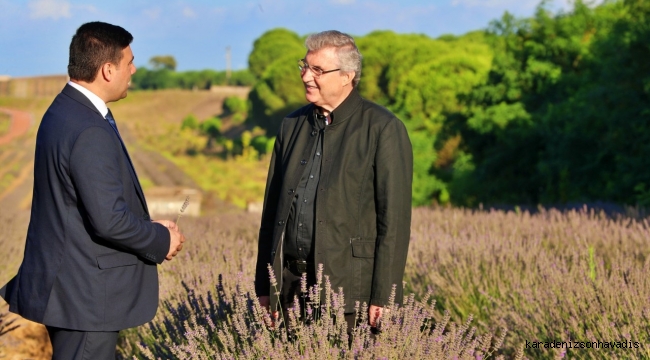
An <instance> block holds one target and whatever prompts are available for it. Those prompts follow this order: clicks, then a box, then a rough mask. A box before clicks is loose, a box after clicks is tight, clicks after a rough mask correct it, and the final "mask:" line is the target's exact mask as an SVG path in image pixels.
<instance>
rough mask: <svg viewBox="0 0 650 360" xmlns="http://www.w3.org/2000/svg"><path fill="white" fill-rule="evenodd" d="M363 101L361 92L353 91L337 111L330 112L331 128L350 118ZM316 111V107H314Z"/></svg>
mask: <svg viewBox="0 0 650 360" xmlns="http://www.w3.org/2000/svg"><path fill="white" fill-rule="evenodd" d="M362 101H363V98H362V97H361V95H359V92H358V91H357V89H356V88H355V89H352V92H351V93H350V95H348V97H346V98H345V100H343V102H342V103H341V105H339V106H337V107H336V109H334V110H332V112H330V119H331V120H332V123H331V124H329V126H332V125H337V124H339V123H341V122H343V121H345V120H347V119H349V118H350V116H351V115H352V113H354V111H355V109H356V108H357V107H359V105H360V104H361V102H362ZM313 109H314V111H316V106H314V107H313Z"/></svg>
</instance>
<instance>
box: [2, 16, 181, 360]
mask: <svg viewBox="0 0 650 360" xmlns="http://www.w3.org/2000/svg"><path fill="white" fill-rule="evenodd" d="M132 40H133V37H132V36H131V34H130V33H129V32H128V31H126V30H124V29H123V28H121V27H119V26H115V25H111V24H106V23H101V22H92V23H87V24H84V25H82V26H81V27H80V28H79V29H78V30H77V33H76V34H75V35H74V36H73V38H72V42H71V44H70V60H69V64H68V74H69V76H70V82H69V83H68V85H66V86H65V88H64V89H63V91H62V92H61V93H60V94H59V95H58V96H57V97H56V98H55V99H54V102H53V103H52V105H50V108H49V109H48V110H47V112H46V113H45V115H44V116H43V120H42V122H41V124H40V126H39V129H38V134H37V137H36V152H35V160H34V161H35V163H34V193H33V200H32V210H31V219H30V223H29V228H28V231H27V240H26V244H25V254H24V259H23V262H22V265H21V266H20V269H19V271H18V275H16V277H14V278H13V279H12V280H11V281H10V282H9V283H8V284H7V285H5V286H4V287H3V288H2V289H0V296H2V297H3V298H4V299H5V300H6V301H7V302H8V303H9V305H10V308H9V309H10V311H12V312H15V313H17V314H19V315H21V316H23V317H24V318H26V319H29V320H32V321H35V322H38V323H42V324H45V326H46V327H47V330H48V333H49V335H50V340H51V342H52V347H53V352H54V354H53V359H66V360H68V359H93V360H94V359H115V348H116V343H117V338H118V332H119V331H120V330H122V329H126V328H129V327H134V326H138V325H141V324H143V323H145V322H147V321H150V320H151V319H152V318H153V317H154V315H155V313H156V309H157V307H158V274H157V268H156V266H157V264H159V263H162V262H163V261H164V260H165V259H166V260H171V259H172V258H173V257H174V256H175V255H176V254H177V253H178V251H180V250H181V248H182V246H183V242H184V241H185V238H184V236H183V235H182V234H181V233H180V232H179V231H178V227H177V226H176V224H175V223H173V222H172V221H152V220H151V219H150V218H149V214H148V210H147V204H146V202H145V198H144V195H143V193H142V189H141V188H140V184H139V182H138V178H137V176H136V173H135V170H134V169H133V165H132V164H131V160H130V158H129V155H128V153H127V151H126V148H125V146H124V144H123V142H122V140H121V137H120V135H119V131H118V129H117V127H116V125H115V121H114V119H113V117H112V114H111V112H110V110H109V109H108V108H107V106H106V103H109V102H113V101H117V100H120V99H122V98H124V97H126V93H127V89H128V87H129V82H130V79H131V75H133V73H135V66H134V65H133V52H132V51H131V47H130V43H131V41H132Z"/></svg>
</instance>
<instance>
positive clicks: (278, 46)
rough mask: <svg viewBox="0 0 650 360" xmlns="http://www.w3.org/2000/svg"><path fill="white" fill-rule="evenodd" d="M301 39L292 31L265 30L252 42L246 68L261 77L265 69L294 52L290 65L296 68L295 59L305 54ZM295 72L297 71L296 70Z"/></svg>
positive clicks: (280, 29)
mask: <svg viewBox="0 0 650 360" xmlns="http://www.w3.org/2000/svg"><path fill="white" fill-rule="evenodd" d="M305 52H306V51H305V48H304V47H303V45H302V39H300V38H299V37H298V35H296V34H295V33H294V32H293V31H291V30H287V29H283V28H278V29H273V30H269V31H267V32H265V33H264V34H262V36H260V37H259V38H258V39H257V40H255V42H254V43H253V51H252V52H251V54H250V55H249V56H248V69H249V70H250V72H251V73H252V74H253V76H255V77H256V78H258V79H259V78H261V77H262V76H263V75H264V73H265V72H266V69H267V68H268V67H269V66H271V64H273V63H275V62H277V61H278V59H280V58H283V57H285V55H287V54H292V55H294V54H296V55H295V56H294V59H293V61H292V62H291V65H293V66H294V69H297V68H296V66H298V65H296V64H297V61H298V60H300V59H301V58H302V57H303V56H304V55H305ZM295 73H296V74H297V73H298V71H297V70H296V71H295Z"/></svg>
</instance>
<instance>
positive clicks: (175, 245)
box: [154, 220, 185, 260]
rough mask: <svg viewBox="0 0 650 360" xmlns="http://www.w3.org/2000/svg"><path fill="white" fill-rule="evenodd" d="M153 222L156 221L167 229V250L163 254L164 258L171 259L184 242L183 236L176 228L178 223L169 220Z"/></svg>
mask: <svg viewBox="0 0 650 360" xmlns="http://www.w3.org/2000/svg"><path fill="white" fill-rule="evenodd" d="M154 222H155V223H158V224H160V225H162V226H164V227H166V228H167V230H169V240H170V241H169V252H168V253H167V256H165V260H171V259H172V258H174V256H176V255H178V252H179V251H181V250H182V249H183V243H184V242H185V236H183V234H181V232H180V230H179V229H178V225H176V223H175V222H173V221H171V220H155V221H154Z"/></svg>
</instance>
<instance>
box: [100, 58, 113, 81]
mask: <svg viewBox="0 0 650 360" xmlns="http://www.w3.org/2000/svg"><path fill="white" fill-rule="evenodd" d="M99 75H101V77H102V79H104V81H106V82H110V81H111V80H112V79H113V75H115V65H113V64H111V63H109V62H108V63H105V64H104V65H102V67H101V68H100V69H99Z"/></svg>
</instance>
